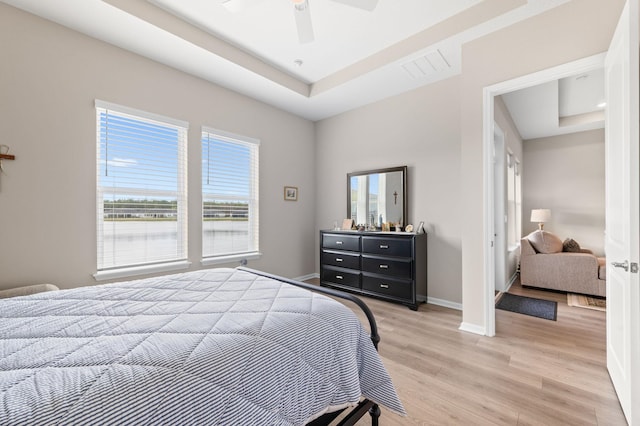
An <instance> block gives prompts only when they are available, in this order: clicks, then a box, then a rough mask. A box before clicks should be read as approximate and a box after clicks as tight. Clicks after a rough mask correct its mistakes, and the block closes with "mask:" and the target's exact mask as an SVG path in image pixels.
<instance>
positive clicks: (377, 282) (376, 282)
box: [362, 274, 413, 301]
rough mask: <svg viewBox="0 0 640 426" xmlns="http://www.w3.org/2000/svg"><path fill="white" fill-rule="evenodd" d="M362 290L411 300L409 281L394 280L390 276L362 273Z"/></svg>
mask: <svg viewBox="0 0 640 426" xmlns="http://www.w3.org/2000/svg"><path fill="white" fill-rule="evenodd" d="M362 290H365V291H370V292H375V293H377V294H381V295H385V296H390V297H395V298H398V299H403V300H408V301H411V300H412V295H413V293H412V291H411V281H403V280H395V279H392V278H386V277H385V278H380V277H374V276H369V275H366V274H363V275H362Z"/></svg>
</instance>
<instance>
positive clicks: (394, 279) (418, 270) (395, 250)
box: [320, 231, 427, 310]
mask: <svg viewBox="0 0 640 426" xmlns="http://www.w3.org/2000/svg"><path fill="white" fill-rule="evenodd" d="M320 284H321V285H322V286H325V287H335V288H338V289H340V290H346V291H350V292H353V293H358V294H362V295H366V296H372V297H377V298H380V299H384V300H387V301H390V302H396V303H402V304H403V305H406V306H408V307H410V308H411V309H413V310H417V309H418V304H419V303H421V302H425V301H426V299H427V234H413V233H407V232H358V231H320Z"/></svg>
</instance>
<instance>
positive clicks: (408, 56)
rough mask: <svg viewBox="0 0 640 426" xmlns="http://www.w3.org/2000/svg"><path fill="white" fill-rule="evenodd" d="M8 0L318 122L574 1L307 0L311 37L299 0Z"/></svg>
mask: <svg viewBox="0 0 640 426" xmlns="http://www.w3.org/2000/svg"><path fill="white" fill-rule="evenodd" d="M0 1H2V2H4V3H7V4H9V5H12V6H15V7H17V8H20V9H23V10H25V11H28V12H31V13H33V14H35V15H38V16H41V17H43V18H45V19H48V20H51V21H53V22H57V23H59V24H61V25H64V26H67V27H69V28H71V29H74V30H76V31H79V32H81V33H84V34H87V35H89V36H91V37H94V38H97V39H99V40H103V41H105V42H107V43H111V44H113V45H116V46H119V47H121V48H123V49H127V50H130V51H132V52H135V53H137V54H140V55H142V56H145V57H148V58H150V59H152V60H155V61H158V62H160V63H163V64H166V65H168V66H171V67H174V68H176V69H179V70H182V71H184V72H187V73H190V74H192V75H195V76H198V77H200V78H203V79H206V80H208V81H211V82H213V83H216V84H219V85H221V86H223V87H227V88H229V89H231V90H234V91H237V92H239V93H243V94H245V95H247V96H250V97H253V98H255V99H258V100H261V101H263V102H266V103H269V104H271V105H274V106H276V107H278V108H281V109H283V110H285V111H289V112H291V113H293V114H296V115H299V116H302V117H304V118H307V119H310V120H314V121H315V120H320V119H323V118H326V117H330V116H332V115H335V114H339V113H341V112H344V111H348V110H350V109H353V108H356V107H359V106H362V105H366V104H368V103H371V102H374V101H377V100H380V99H384V98H386V97H388V96H392V95H395V94H399V93H402V92H405V91H408V90H412V89H415V88H417V87H420V86H423V85H425V84H430V83H433V82H435V81H439V80H442V79H444V78H448V77H451V76H453V75H456V74H459V73H460V69H461V46H462V44H464V43H466V42H468V41H469V40H473V39H475V38H477V37H480V36H483V35H485V34H488V33H490V32H493V31H496V30H498V29H500V28H504V27H506V26H509V25H512V24H514V23H517V22H519V21H521V20H524V19H527V18H529V17H531V16H534V15H537V14H539V13H542V12H544V11H546V10H549V9H551V8H554V7H557V6H559V5H560V4H563V3H566V2H567V1H569V0H510V1H504V0H379V1H378V5H377V7H376V8H375V10H373V11H371V12H369V11H364V10H360V9H357V8H353V7H350V6H347V5H344V4H340V3H338V2H336V1H332V0H309V4H310V11H311V18H312V21H313V28H314V33H315V41H313V42H311V43H307V44H300V43H299V42H298V38H297V35H296V26H295V20H294V16H293V5H292V3H291V0H252V1H251V2H255V3H257V4H255V5H253V6H251V7H247V8H244V9H243V10H241V11H239V12H236V13H232V12H230V11H229V10H227V8H225V7H223V6H222V5H221V0H148V1H147V0H46V1H43V0H0ZM251 2H250V3H251ZM295 60H301V61H302V65H301V66H296V65H295V63H294V61H295Z"/></svg>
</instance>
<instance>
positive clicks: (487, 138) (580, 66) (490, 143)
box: [483, 53, 605, 336]
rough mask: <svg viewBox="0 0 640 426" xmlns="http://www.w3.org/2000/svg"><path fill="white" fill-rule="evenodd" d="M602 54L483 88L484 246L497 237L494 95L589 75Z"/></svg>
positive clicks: (490, 304)
mask: <svg viewBox="0 0 640 426" xmlns="http://www.w3.org/2000/svg"><path fill="white" fill-rule="evenodd" d="M604 59H605V54H604V53H603V54H598V55H594V56H590V57H588V58H584V59H580V60H577V61H574V62H570V63H567V64H563V65H560V66H557V67H554V68H550V69H547V70H543V71H539V72H537V73H533V74H530V75H526V76H523V77H518V78H516V79H513V80H509V81H505V82H502V83H498V84H495V85H492V86H488V87H485V89H484V137H483V152H484V165H485V168H484V169H485V170H486V171H487V174H488V176H487V178H486V179H485V181H486V182H489V183H491V187H489V188H485V194H486V197H485V204H484V205H485V211H484V217H485V225H484V226H485V229H486V230H488V231H489V232H485V233H484V235H485V241H484V243H485V247H491V248H494V246H495V238H496V237H495V234H496V219H495V216H496V215H495V214H494V209H496V207H497V206H496V198H497V197H496V191H495V184H494V183H493V182H494V180H495V179H494V173H495V172H494V167H493V165H494V163H493V161H494V159H493V152H494V139H495V127H496V126H495V117H494V108H495V101H494V98H495V97H496V96H499V95H502V94H505V93H509V92H513V91H516V90H520V89H525V88H528V87H532V86H536V85H539V84H543V83H546V82H549V81H553V80H559V79H561V78H565V77H569V76H572V75H576V74H580V73H584V72H588V71H591V70H594V69H597V68H601V67H603V66H604ZM491 251H492V252H493V254H494V256H492V257H493V258H494V259H493V260H492V261H491V262H487V265H486V268H485V271H486V275H485V277H484V278H485V279H484V283H485V284H484V294H485V306H486V308H485V325H486V327H485V334H486V335H487V336H495V303H494V297H495V277H496V264H497V262H496V261H495V258H496V257H497V256H496V253H497V251H496V250H495V249H494V250H491Z"/></svg>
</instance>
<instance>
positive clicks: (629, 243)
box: [605, 0, 640, 424]
mask: <svg viewBox="0 0 640 426" xmlns="http://www.w3.org/2000/svg"><path fill="white" fill-rule="evenodd" d="M638 47H639V45H638V0H629V1H627V4H626V5H625V8H624V11H623V13H622V15H621V17H620V21H619V23H618V27H617V28H616V32H615V34H614V37H613V39H612V41H611V45H610V47H609V51H608V53H607V57H606V59H605V95H606V100H607V108H606V126H605V127H606V130H605V135H606V137H605V141H606V142H605V152H606V233H605V252H606V256H607V263H608V265H607V368H608V370H609V374H610V376H611V380H612V382H613V385H614V388H615V389H616V392H617V394H618V399H619V401H620V405H621V406H622V409H623V411H624V413H625V416H626V418H627V421H628V422H629V424H638V423H640V411H639V409H638V405H639V403H638V400H640V393H639V392H638V387H640V374H639V373H638V366H637V364H638V363H640V358H639V356H640V353H638V349H637V348H638V345H639V344H640V342H638V340H639V339H640V324H639V323H638V310H639V309H640V297H639V296H638V293H639V289H638V273H637V269H636V268H633V263H635V264H636V265H637V262H638V244H639V236H638V232H639V228H638V219H639V216H640V213H639V211H638V199H639V198H640V195H639V193H638V191H639V187H638V176H639V172H638V163H639V159H638V125H639V124H638V122H639V120H640V116H639V114H638V109H639V95H638V90H639V84H638V80H639V78H640V77H639V74H638ZM633 269H636V272H635V273H634V272H633ZM633 364H635V365H633ZM634 405H635V406H634Z"/></svg>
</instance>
